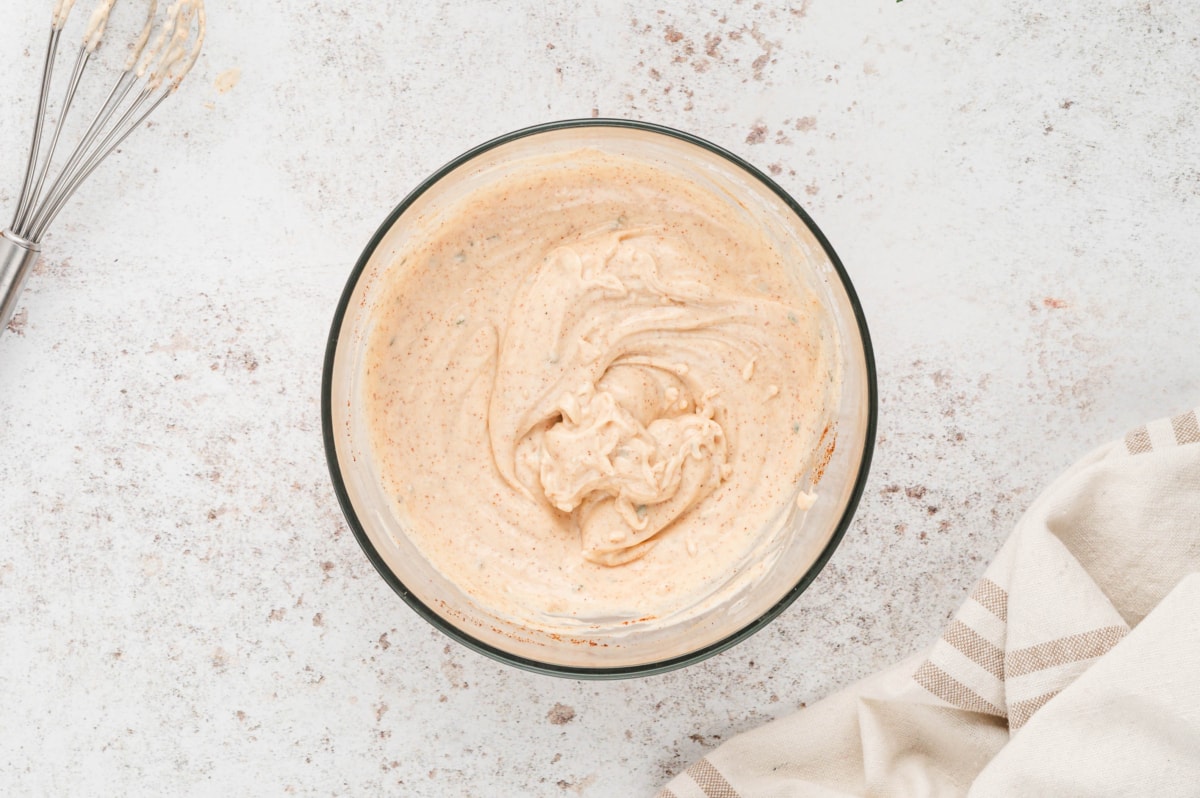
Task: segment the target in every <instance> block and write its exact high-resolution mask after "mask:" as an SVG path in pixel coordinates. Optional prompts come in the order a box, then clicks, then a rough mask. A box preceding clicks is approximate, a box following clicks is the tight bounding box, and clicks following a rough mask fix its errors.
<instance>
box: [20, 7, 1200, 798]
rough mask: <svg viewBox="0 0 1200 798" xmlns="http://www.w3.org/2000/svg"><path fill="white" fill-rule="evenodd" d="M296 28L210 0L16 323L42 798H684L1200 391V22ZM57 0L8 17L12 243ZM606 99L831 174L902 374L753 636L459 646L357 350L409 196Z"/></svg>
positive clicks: (833, 224)
mask: <svg viewBox="0 0 1200 798" xmlns="http://www.w3.org/2000/svg"><path fill="white" fill-rule="evenodd" d="M88 5H89V3H88V2H86V0H81V2H80V7H81V8H84V7H86V6H88ZM288 5H289V6H290V7H291V8H292V9H294V10H289V11H285V10H284V4H283V3H279V2H275V3H241V2H232V0H210V8H209V15H208V16H209V26H210V33H209V42H208V45H207V49H206V52H205V55H204V56H203V58H202V59H201V61H200V63H199V65H198V67H197V70H196V72H195V74H194V75H193V76H192V77H191V78H190V79H189V80H188V82H187V83H185V84H184V87H183V89H182V91H181V93H180V94H179V95H178V96H177V97H175V98H173V99H172V100H171V101H170V102H169V103H168V104H166V105H164V106H163V107H162V108H161V109H160V110H159V112H158V113H157V114H156V116H155V117H154V120H153V123H152V125H151V126H150V127H149V129H146V130H143V131H140V132H139V133H138V134H137V136H135V137H134V138H133V139H132V140H131V141H130V143H129V144H128V145H126V147H124V150H125V152H123V153H122V154H121V155H120V156H118V157H116V158H115V159H114V160H112V161H111V162H109V163H107V164H106V165H105V167H104V168H103V169H102V170H101V171H100V172H98V173H97V174H96V175H95V176H94V178H93V179H92V180H91V182H89V183H88V184H87V186H86V187H85V188H84V190H83V191H82V192H80V194H79V196H78V197H77V198H76V200H75V202H74V203H73V204H72V205H71V206H70V207H69V208H68V210H67V211H66V212H65V213H64V214H63V216H62V217H61V218H60V219H59V222H58V224H57V225H56V227H55V229H54V231H53V232H52V234H51V235H50V237H49V239H48V240H47V242H46V245H45V255H44V258H43V260H42V262H41V265H40V267H39V268H38V269H37V271H36V273H35V274H33V276H32V277H31V279H30V281H29V284H28V288H27V290H26V292H25V294H24V296H23V300H22V302H21V305H20V310H19V312H18V314H17V317H16V318H15V319H14V322H13V324H12V326H11V328H10V330H9V331H8V332H7V333H5V334H4V335H3V336H2V337H0V419H2V421H3V424H2V426H0V444H2V446H3V451H4V457H3V458H2V460H0V486H2V488H0V495H2V499H0V531H2V532H3V541H4V542H3V545H2V546H0V652H3V653H2V655H0V719H2V721H3V724H2V725H3V728H4V734H3V735H0V792H3V793H4V794H6V795H18V794H46V795H103V794H112V795H118V794H145V795H169V794H193V795H217V794H233V795H242V794H257V795H276V794H281V793H288V794H292V793H295V794H304V795H367V794H381V793H383V792H384V791H387V792H388V793H389V794H394V795H413V796H457V795H470V796H508V795H512V796H557V795H587V796H633V795H649V794H652V793H653V792H654V790H655V789H656V788H657V787H658V786H659V785H661V784H662V783H663V782H664V781H665V780H666V779H667V778H668V777H669V776H671V775H672V774H674V773H676V772H678V771H679V770H681V769H682V768H684V767H686V766H687V765H688V764H689V763H690V762H691V761H692V760H693V759H694V758H696V757H697V756H699V755H700V754H702V753H703V752H705V751H706V750H708V749H709V748H711V747H712V746H715V745H717V744H719V743H720V742H721V741H722V740H725V739H727V738H729V737H730V736H731V735H733V734H736V733H738V732H740V731H743V730H746V729H750V728H753V727H755V726H757V725H759V724H761V723H763V722H764V721H766V720H768V719H770V718H773V717H776V716H779V715H782V714H784V713H789V712H792V711H793V710H795V709H796V708H797V707H801V706H804V705H805V704H811V703H812V702H814V701H816V700H818V699H819V698H821V697H822V696H824V695H826V694H828V693H829V692H830V691H833V690H835V689H836V688H837V687H839V686H841V685H844V684H847V683H848V682H850V681H852V680H854V679H856V678H858V677H860V676H863V675H866V674H867V673H870V672H872V671H874V670H876V669H878V668H881V667H883V666H884V665H887V664H889V663H891V662H893V661H895V660H897V659H899V658H900V657H902V656H903V655H905V654H907V653H909V652H911V651H913V650H915V649H917V648H918V647H920V646H923V645H925V644H927V643H928V642H930V641H931V640H932V639H933V637H934V636H935V635H936V634H937V633H938V631H939V629H940V627H941V625H942V624H943V622H944V621H945V619H946V618H947V617H948V616H949V614H950V613H951V612H952V611H953V610H954V609H955V607H956V606H957V605H958V604H959V602H960V601H961V600H962V598H963V597H964V596H965V594H966V592H967V591H968V589H969V588H970V586H971V585H972V583H973V582H974V580H975V579H976V578H978V576H979V575H980V574H981V572H982V570H983V568H984V567H985V565H986V564H987V562H988V560H989V559H990V557H991V556H992V554H993V553H994V552H995V551H996V549H997V547H998V546H999V545H1000V543H1001V541H1002V540H1003V539H1004V537H1005V536H1006V534H1007V533H1008V531H1009V529H1010V528H1011V526H1012V524H1013V522H1014V521H1015V519H1016V518H1017V517H1018V515H1019V514H1020V513H1021V512H1022V511H1023V509H1024V508H1025V507H1026V506H1027V505H1028V504H1029V502H1030V501H1031V500H1032V499H1033V497H1034V496H1035V495H1036V494H1037V493H1038V492H1039V491H1040V490H1041V489H1042V488H1043V487H1044V486H1045V485H1046V484H1047V483H1048V482H1049V480H1051V479H1052V478H1053V477H1054V476H1055V475H1056V473H1058V472H1059V471H1061V470H1062V469H1064V468H1065V467H1066V466H1067V465H1068V464H1069V463H1071V462H1072V461H1073V460H1074V459H1076V458H1077V457H1078V456H1080V455H1082V454H1083V453H1085V452H1086V451H1088V450H1089V449H1091V448H1092V447H1093V446H1094V445H1097V444H1099V443H1101V442H1103V441H1105V440H1107V439H1110V438H1114V437H1117V436H1118V435H1120V434H1122V433H1123V432H1124V430H1125V429H1126V428H1128V427H1130V426H1132V425H1134V424H1137V423H1139V422H1141V421H1143V420H1146V419H1147V418H1152V417H1157V416H1162V415H1167V414H1170V413H1174V412H1179V411H1181V410H1183V409H1186V408H1188V407H1191V406H1193V405H1194V404H1196V402H1197V400H1198V396H1200V379H1198V375H1200V348H1198V347H1197V346H1196V340H1197V338H1198V333H1200V321H1198V317H1197V311H1196V308H1197V297H1198V291H1200V263H1198V261H1197V255H1196V253H1197V251H1198V250H1200V224H1198V223H1197V221H1198V218H1197V217H1198V215H1200V164H1198V162H1197V158H1196V153H1197V149H1198V146H1200V131H1198V130H1197V124H1198V121H1197V120H1200V81H1198V80H1197V75H1198V74H1200V40H1198V39H1197V34H1196V32H1197V31H1198V30H1200V6H1198V5H1197V4H1196V3H1195V2H1193V1H1192V0H1151V2H1116V1H1115V0H1097V1H1095V2H1087V3H1070V4H1059V6H1060V7H1058V8H1055V9H1049V8H1043V9H1041V10H1039V9H1038V7H1037V6H1036V5H1031V4H1029V3H1027V2H1016V1H1015V0H1000V2H995V3H987V4H984V5H978V4H975V5H971V4H964V3H961V2H950V0H907V2H903V3H895V2H890V0H802V1H801V2H796V3H792V4H790V5H788V6H786V7H784V6H782V4H779V3H770V2H752V0H745V2H737V1H733V0H731V2H727V3H715V2H702V3H691V2H683V0H670V1H669V2H663V3H662V4H660V5H645V4H637V3H631V2H601V1H600V0H583V2H578V0H572V2H565V1H563V0H543V1H542V2H527V3H524V4H523V5H524V7H523V8H517V7H515V6H516V5H517V4H504V3H500V2H496V0H475V1H474V2H467V1H466V0H463V1H462V2H455V1H454V0H419V1H418V2H408V3H383V2H366V0H323V1H322V2H320V3H315V2H314V3H290V4H288ZM506 5H508V6H510V7H507V8H506V7H505V6H506ZM49 7H50V3H49V2H48V0H9V2H6V4H5V8H4V12H3V17H4V19H3V23H2V24H0V70H2V72H3V74H4V75H5V86H6V91H7V94H6V97H8V98H10V99H9V100H8V102H6V103H5V105H4V107H3V110H2V112H0V208H2V209H3V211H4V213H5V217H4V218H5V221H7V219H8V215H9V214H11V212H12V210H13V206H14V203H15V193H16V189H17V187H18V184H19V181H20V176H21V175H20V169H21V168H22V166H23V162H24V157H25V152H26V149H25V148H26V143H27V138H28V129H29V124H30V120H31V118H32V116H33V111H34V95H35V92H36V82H37V79H38V73H39V69H40V62H41V53H42V47H43V42H44V39H45V33H46V29H47V27H48V24H47V23H48V17H49ZM76 13H77V14H80V15H81V16H82V14H83V13H84V12H82V11H77V12H76ZM63 68H64V69H65V67H63ZM593 115H601V116H614V117H633V118H639V119H646V120H650V121H655V122H659V123H663V124H666V125H670V126H673V127H679V128H683V129H686V130H689V131H691V132H694V133H696V134H698V135H701V136H704V137H706V138H709V139H711V140H712V141H714V142H717V143H718V144H721V145H724V146H726V147H728V148H730V149H732V150H734V151H735V152H737V153H739V154H741V155H743V156H745V157H746V158H748V159H749V160H750V161H752V162H753V163H755V164H757V165H758V166H760V167H761V168H763V169H764V170H766V171H768V172H769V173H770V174H772V175H774V176H775V177H776V179H777V180H778V181H779V182H780V183H781V184H782V185H783V186H784V187H785V188H787V189H788V190H789V191H791V192H792V193H793V194H794V195H795V196H796V197H797V198H798V199H799V200H800V201H801V202H802V203H803V204H804V205H805V206H806V207H807V208H808V210H809V211H810V212H811V214H812V215H813V217H814V218H815V219H816V220H817V222H818V224H820V225H821V226H822V228H823V229H824V231H825V233H826V234H827V235H828V236H829V238H830V240H831V241H832V242H833V243H834V246H835V247H836V248H837V249H838V251H839V253H840V255H841V256H842V259H843V260H844V261H845V263H846V266H847V269H848V270H849V272H850V275H851V277H852V278H853V280H854V282H855V284H856V286H857V288H858V290H859V292H860V294H861V297H862V301H863V304H864V306H865V309H866V314H867V318H868V320H869V322H870V325H871V329H872V333H873V336H874V340H875V345H876V349H877V355H878V367H879V385H880V389H881V402H880V410H881V416H880V425H879V438H878V448H877V452H876V459H875V465H874V468H873V471H872V473H871V477H870V481H869V484H868V485H867V489H866V494H865V496H864V498H863V502H862V505H861V508H860V510H859V513H858V515H857V518H856V520H855V521H854V524H853V526H852V527H851V529H850V531H849V533H848V534H847V536H846V539H845V541H844V543H843V544H842V546H841V548H840V550H839V551H838V552H837V554H836V555H835V556H834V558H833V560H832V562H831V563H830V564H829V566H828V567H827V568H826V569H825V570H824V572H823V573H822V574H821V575H820V577H819V578H818V579H817V580H816V582H815V583H814V584H813V586H812V587H811V589H810V590H809V591H808V592H807V593H805V594H804V595H803V596H802V597H801V598H800V599H799V600H798V601H797V602H796V603H795V604H794V605H793V606H792V607H791V608H790V609H789V610H787V611H786V612H785V613H784V614H783V615H782V616H781V617H780V618H779V619H778V620H777V621H775V622H774V623H773V624H771V625H770V626H769V627H768V628H767V629H766V630H764V631H762V632H760V633H759V634H757V635H756V636H754V637H752V638H751V639H749V640H748V641H746V642H745V643H743V644H741V645H739V646H737V647H736V648H734V649H733V650H731V651H729V652H727V653H724V654H722V655H720V656H717V657H715V658H713V659H711V660H709V661H707V662H704V663H703V664H700V665H697V666H694V667H691V668H687V669H685V670H682V671H677V672H674V673H670V674H667V675H664V676H656V677H653V678H646V679H641V680H636V681H624V682H615V683H588V682H575V681H568V680H562V679H554V678H548V677H543V676H536V675H531V674H526V673H522V672H518V671H516V670H513V669H511V668H508V667H504V666H502V665H498V664H496V663H494V662H492V661H490V660H487V659H485V658H483V657H481V656H478V655H476V654H474V653H472V652H470V651H468V650H466V649H465V648H463V647H461V646H459V645H457V644H455V643H453V642H451V641H450V640H449V639H447V638H446V637H444V636H443V635H442V634H440V633H439V632H436V631H434V630H433V629H432V628H430V627H429V626H428V625H427V624H426V623H425V622H424V621H422V620H420V619H419V618H418V617H417V616H416V615H415V614H414V613H413V612H411V611H410V610H409V609H408V608H407V607H406V606H405V605H404V604H403V603H402V602H401V601H400V600H399V599H398V598H397V597H396V596H395V595H394V594H393V593H392V591H391V589H390V588H388V587H387V585H386V584H385V583H384V582H383V581H382V580H381V579H379V578H378V576H377V575H376V574H375V573H374V571H373V569H372V568H371V566H370V565H369V564H368V562H367V561H366V559H365V558H364V557H363V555H362V553H361V551H360V550H359V547H358V544H357V543H356V542H355V540H354V537H353V535H352V534H351V533H350V532H349V530H348V528H347V526H346V524H345V523H344V521H343V519H342V516H341V513H340V511H339V509H338V507H337V504H336V502H335V499H334V496H333V493H332V490H331V488H330V485H329V480H328V476H327V472H326V468H325V461H324V454H323V449H322V442H321V435H320V408H319V389H320V367H321V359H322V356H323V352H324V346H325V339H326V335H327V332H328V324H329V321H330V318H331V315H332V313H333V310H334V305H335V303H336V301H337V298H338V295H339V292H340V291H341V290H342V286H343V283H344V281H345V279H346V277H347V275H348V272H349V270H350V268H351V266H352V265H353V263H354V261H355V259H356V258H357V256H358V253H359V252H360V250H361V248H362V247H363V245H364V244H365V243H366V241H367V240H368V238H369V237H370V236H371V234H372V233H373V231H374V230H375V228H376V226H377V225H378V224H379V223H380V222H381V221H382V220H383V218H384V217H385V216H386V214H387V213H388V212H389V210H390V209H391V208H392V207H393V206H394V205H395V204H396V203H397V202H398V201H399V200H400V199H401V198H402V197H403V196H404V195H405V193H406V192H408V191H409V190H410V189H411V188H413V187H414V186H415V185H416V183H417V182H418V181H419V180H420V179H422V178H423V177H424V176H425V175H427V174H428V173H430V172H431V171H432V170H433V169H435V168H436V167H438V166H439V165H441V164H442V163H444V162H445V161H447V160H448V159H450V158H452V157H454V156H455V155H457V154H458V153H460V152H461V151H463V150H465V149H467V148H468V147H470V146H472V145H474V144H476V143H478V142H481V141H483V140H485V139H487V138H490V137H493V136H495V135H498V134H500V133H503V132H506V131H508V130H511V129H514V128H518V127H522V126H525V125H528V124H532V123H536V122H541V121H546V120H552V119H559V118H567V117H578V116H585V117H586V116H593Z"/></svg>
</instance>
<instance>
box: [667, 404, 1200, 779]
mask: <svg viewBox="0 0 1200 798" xmlns="http://www.w3.org/2000/svg"><path fill="white" fill-rule="evenodd" d="M1198 443H1200V424H1198V423H1197V416H1196V413H1195V412H1190V413H1185V414H1183V415H1180V416H1177V417H1175V418H1172V419H1164V420H1162V421H1157V422H1154V423H1151V424H1147V425H1145V426H1142V427H1139V428H1137V429H1135V430H1133V431H1132V432H1130V433H1129V434H1128V435H1126V436H1125V438H1124V439H1123V440H1121V441H1118V442H1116V443H1114V444H1110V445H1109V446H1106V447H1103V448H1102V449H1099V450H1097V451H1095V452H1093V453H1092V454H1091V455H1089V456H1088V457H1086V458H1084V460H1082V461H1081V462H1079V463H1077V464H1076V465H1075V466H1073V467H1072V468H1071V469H1070V470H1069V471H1068V472H1067V473H1066V474H1064V475H1063V476H1062V477H1060V478H1059V479H1058V480H1057V481H1056V482H1055V483H1054V484H1053V485H1052V486H1051V487H1050V488H1049V489H1048V490H1047V491H1046V492H1045V493H1044V494H1042V495H1041V496H1040V497H1039V498H1038V499H1037V501H1035V502H1034V504H1033V505H1032V506H1031V507H1030V508H1029V510H1028V512H1027V513H1026V514H1025V516H1024V517H1023V518H1022V519H1021V520H1020V522H1018V524H1017V527H1016V529H1015V530H1014V531H1013V534H1012V535H1011V536H1010V537H1009V539H1008V541H1007V542H1006V543H1005V544H1004V546H1003V547H1002V548H1001V550H1000V552H999V554H998V555H997V556H996V559H995V560H994V561H993V562H992V564H991V565H990V566H989V567H988V569H987V571H986V573H985V575H984V577H983V579H982V580H980V582H979V584H978V585H976V586H975V588H974V589H973V590H972V592H971V594H970V596H969V597H968V598H967V600H966V601H965V602H964V604H963V606H962V608H961V609H960V610H959V611H958V613H957V614H956V615H955V617H954V619H953V620H952V621H951V623H950V625H949V626H948V627H947V628H946V630H945V632H944V633H943V635H942V637H941V638H940V639H939V640H938V641H937V642H936V643H934V645H933V646H931V647H930V648H929V649H928V650H926V651H923V652H921V653H920V654H917V655H915V656H913V657H911V658H909V659H908V660H906V661H904V662H901V663H900V664H898V665H895V666H893V667H892V668H890V669H888V670H886V671H884V672H883V673H880V674H877V675H876V676H873V677H870V678H868V679H865V680H863V681H861V682H859V683H858V684H856V685H853V686H852V687H850V688H848V689H846V690H844V691H842V692H841V693H838V694H836V695H834V696H831V697H830V698H827V699H825V700H823V701H821V702H819V703H818V704H815V705H814V706H812V707H810V708H808V709H804V710H801V711H800V712H798V713H796V714H794V715H791V716H788V717H785V718H781V719H779V720H777V721H774V722H772V723H769V724H767V725H766V726H763V727H762V728H759V729H757V730H755V731H752V732H749V733H746V734H743V735H740V736H738V737H735V738H734V739H732V740H730V741H729V742H728V743H726V744H725V745H723V746H721V747H720V748H718V749H716V750H715V751H713V752H712V753H710V754H709V755H708V756H706V757H705V758H703V759H701V760H700V761H699V762H697V763H695V764H694V765H692V766H691V767H690V768H688V770H687V771H686V772H684V773H682V774H680V775H679V776H677V777H676V778H675V779H674V780H672V781H671V782H670V784H668V785H667V786H666V787H665V788H663V789H662V791H661V792H660V793H659V794H658V798H760V797H761V798H782V797H783V796H847V795H854V796H858V795H869V796H885V795H887V796H891V795H896V796H924V795H971V796H1012V795H1021V796H1025V795H1030V796H1041V795H1046V796H1071V795H1086V796H1106V795H1111V796H1127V795H1155V796H1174V795H1181V796H1182V795H1200V446H1197V445H1194V444H1198Z"/></svg>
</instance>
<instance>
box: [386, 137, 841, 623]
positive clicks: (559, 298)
mask: <svg viewBox="0 0 1200 798" xmlns="http://www.w3.org/2000/svg"><path fill="white" fill-rule="evenodd" d="M796 268H797V266H796V265H795V264H792V265H790V266H789V265H786V264H785V263H784V261H783V258H782V257H781V256H780V254H779V252H778V250H777V249H776V248H775V247H774V246H773V245H772V243H771V242H770V241H769V240H768V239H767V237H766V236H765V235H764V234H763V232H762V231H761V229H760V228H759V227H758V226H756V225H755V224H754V221H753V219H751V218H750V217H749V214H747V213H746V212H745V211H744V210H742V209H741V208H740V207H738V206H737V205H736V204H734V203H733V202H731V201H730V200H729V199H728V198H722V197H720V196H718V195H716V194H715V193H714V192H712V191H711V190H706V189H705V188H704V187H702V186H701V185H699V184H697V183H695V182H693V181H691V180H690V179H687V178H685V177H683V176H680V175H677V174H674V173H672V172H668V171H666V170H664V169H661V168H658V167H655V166H652V165H650V164H646V163H643V162H640V161H636V160H633V159H629V158H623V157H618V156H615V155H610V154H602V153H598V152H594V151H579V152H575V153H571V154H570V155H568V156H556V157H545V158H539V159H530V162H529V163H528V164H526V165H525V166H524V167H523V168H522V169H521V170H518V171H517V172H516V173H510V174H509V175H507V176H506V177H504V178H503V179H502V180H499V181H497V182H495V183H494V184H493V185H489V186H485V187H483V188H480V189H477V190H475V191H474V192H472V193H470V194H469V195H467V196H466V197H464V198H462V199H461V200H460V201H459V202H458V203H457V204H456V205H454V206H453V207H451V208H449V209H447V210H445V211H444V212H442V213H440V214H438V215H437V217H436V218H427V219H420V220H417V222H416V223H415V226H414V233H413V235H412V236H411V237H410V238H409V239H408V241H407V243H406V244H405V247H404V249H403V251H402V252H401V253H400V254H399V255H398V256H397V262H396V264H394V266H393V268H392V269H391V270H390V271H389V273H388V275H387V276H386V277H385V278H384V279H385V280H386V281H387V284H386V285H385V286H384V287H383V288H382V290H381V298H380V300H379V301H378V302H377V304H376V308H375V310H374V312H373V322H374V325H373V330H372V332H371V334H370V337H369V341H368V351H367V360H366V372H365V374H366V386H367V388H366V409H367V413H368V416H367V417H368V422H369V424H370V427H371V429H372V435H373V440H372V448H373V453H374V457H375V460H376V461H377V464H378V468H379V472H380V474H381V476H382V478H383V480H384V483H385V486H386V488H387V490H388V492H389V493H390V495H392V496H394V497H395V510H396V512H397V514H398V516H399V517H400V518H401V519H403V524H404V526H405V528H406V530H407V531H408V534H409V535H410V536H411V537H412V539H413V541H414V542H415V543H416V544H417V546H418V548H420V550H421V551H422V552H423V553H424V554H425V555H426V556H427V557H428V558H429V559H430V561H431V562H432V563H433V564H434V565H435V567H437V568H438V570H439V571H440V572H441V573H442V574H443V575H445V576H446V577H447V578H448V579H450V580H451V581H453V582H454V583H455V584H457V585H458V586H459V587H460V588H462V589H463V590H464V591H465V592H466V593H468V594H469V595H471V596H472V597H473V598H474V599H475V600H476V601H477V602H479V603H480V605H482V606H483V607H485V608H487V609H488V610H489V611H491V612H493V613H495V614H497V615H499V616H503V617H507V618H512V619H516V620H518V621H519V622H521V623H525V624H527V625H530V626H533V627H535V628H543V629H553V628H565V627H572V626H575V627H577V626H578V625H584V626H591V627H593V628H594V627H596V626H598V625H604V624H606V623H612V622H615V621H619V620H621V619H631V618H636V619H644V618H647V617H656V618H660V619H661V618H666V617H669V616H674V617H678V615H679V614H680V613H681V612H686V611H688V610H689V609H693V608H695V607H698V606H700V605H703V604H704V602H705V600H706V599H707V598H709V597H710V596H711V595H713V594H714V592H715V591H719V590H722V589H724V588H725V587H727V586H728V585H729V584H730V583H731V581H732V582H736V579H737V576H738V574H740V573H748V572H750V571H751V570H753V569H752V567H750V566H751V564H752V561H753V558H754V556H755V552H757V551H760V550H761V544H762V542H763V538H764V536H769V535H770V534H772V533H771V531H770V529H771V525H772V523H773V522H774V521H775V519H777V518H778V517H779V515H780V514H781V512H782V508H784V507H785V506H786V505H788V504H789V503H790V502H792V501H793V500H794V498H795V496H796V492H797V490H798V489H799V486H800V482H801V478H802V476H803V474H804V473H805V471H806V470H807V469H808V468H809V467H810V466H811V465H812V462H813V459H814V452H815V449H816V448H817V444H818V440H819V438H820V434H821V432H822V430H823V428H824V426H825V424H826V423H827V420H828V409H827V404H828V401H827V399H828V396H829V395H830V391H831V390H833V389H834V388H835V387H836V382H837V376H836V375H834V374H831V373H830V366H829V363H830V362H831V360H832V359H831V358H830V356H829V351H828V348H827V347H828V346H830V345H831V344H830V342H829V341H826V340H825V338H826V335H825V333H824V332H823V331H822V324H821V321H822V319H823V316H822V313H821V311H820V307H819V304H818V303H817V300H816V299H815V297H814V296H813V294H812V293H811V291H810V290H809V289H807V288H806V287H805V286H804V285H803V283H802V278H801V279H797V278H796V277H795V270H796ZM829 337H832V336H831V335H830V336H829Z"/></svg>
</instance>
